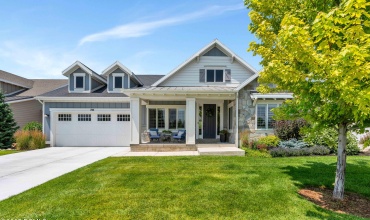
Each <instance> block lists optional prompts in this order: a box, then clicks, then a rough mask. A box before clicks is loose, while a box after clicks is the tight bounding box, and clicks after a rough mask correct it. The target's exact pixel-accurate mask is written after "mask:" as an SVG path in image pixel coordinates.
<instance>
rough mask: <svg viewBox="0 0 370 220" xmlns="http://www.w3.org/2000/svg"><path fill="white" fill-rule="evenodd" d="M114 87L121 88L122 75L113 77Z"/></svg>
mask: <svg viewBox="0 0 370 220" xmlns="http://www.w3.org/2000/svg"><path fill="white" fill-rule="evenodd" d="M114 88H115V89H122V88H123V77H122V76H115V77H114Z"/></svg>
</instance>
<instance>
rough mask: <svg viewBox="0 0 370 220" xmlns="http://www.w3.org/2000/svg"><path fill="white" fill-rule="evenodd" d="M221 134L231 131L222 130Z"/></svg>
mask: <svg viewBox="0 0 370 220" xmlns="http://www.w3.org/2000/svg"><path fill="white" fill-rule="evenodd" d="M220 134H229V131H228V130H221V131H220Z"/></svg>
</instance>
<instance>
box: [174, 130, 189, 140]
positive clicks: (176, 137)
mask: <svg viewBox="0 0 370 220" xmlns="http://www.w3.org/2000/svg"><path fill="white" fill-rule="evenodd" d="M185 137H186V130H179V132H177V134H175V135H174V136H172V138H173V139H174V140H177V141H178V142H180V141H185Z"/></svg>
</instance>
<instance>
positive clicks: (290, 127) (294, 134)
mask: <svg viewBox="0 0 370 220" xmlns="http://www.w3.org/2000/svg"><path fill="white" fill-rule="evenodd" d="M306 126H308V123H307V122H306V121H305V120H304V119H296V120H280V121H276V122H275V128H274V129H275V130H274V131H275V135H276V136H278V137H279V138H280V139H281V140H289V139H292V138H294V139H301V138H302V137H301V132H300V131H301V129H302V128H303V127H306Z"/></svg>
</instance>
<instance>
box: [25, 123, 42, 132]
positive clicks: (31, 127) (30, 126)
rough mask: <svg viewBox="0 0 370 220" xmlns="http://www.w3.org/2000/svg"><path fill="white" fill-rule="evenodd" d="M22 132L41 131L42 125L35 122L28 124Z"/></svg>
mask: <svg viewBox="0 0 370 220" xmlns="http://www.w3.org/2000/svg"><path fill="white" fill-rule="evenodd" d="M23 131H42V124H41V123H40V122H36V121H31V122H28V123H27V124H26V125H25V126H24V127H23Z"/></svg>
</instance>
